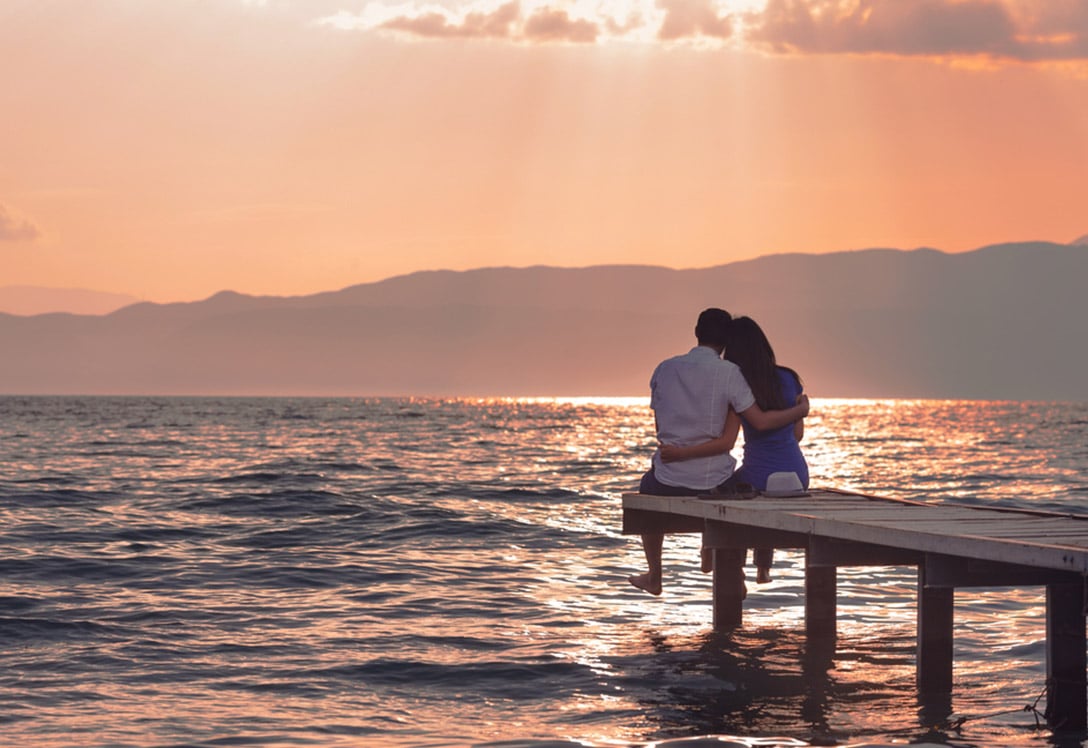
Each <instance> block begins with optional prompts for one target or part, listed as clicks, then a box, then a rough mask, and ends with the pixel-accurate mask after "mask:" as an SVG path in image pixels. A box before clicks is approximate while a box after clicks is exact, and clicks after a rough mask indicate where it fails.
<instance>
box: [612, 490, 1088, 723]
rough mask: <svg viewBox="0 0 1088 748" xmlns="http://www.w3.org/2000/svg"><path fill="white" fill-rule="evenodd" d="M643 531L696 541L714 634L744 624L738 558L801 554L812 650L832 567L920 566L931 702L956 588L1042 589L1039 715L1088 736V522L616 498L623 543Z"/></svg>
mask: <svg viewBox="0 0 1088 748" xmlns="http://www.w3.org/2000/svg"><path fill="white" fill-rule="evenodd" d="M643 531H650V532H665V533H694V532H698V533H702V536H703V544H704V545H705V546H707V547H709V548H712V549H713V552H714V582H713V611H714V613H713V622H714V626H715V627H716V628H724V627H730V626H737V625H739V624H740V623H741V616H742V607H743V602H742V601H743V597H744V595H743V591H742V590H743V588H742V587H741V585H740V583H739V579H740V576H739V572H738V566H739V565H740V564H741V563H743V558H744V556H743V554H742V553H741V551H742V550H743V549H747V548H754V547H760V546H762V547H774V548H795V549H803V550H804V551H805V629H806V634H807V636H808V637H809V639H810V640H812V639H821V640H824V641H827V640H831V641H833V640H834V636H835V627H836V620H835V619H836V569H837V568H838V567H840V566H917V567H918V653H917V678H918V686H919V689H920V690H921V691H922V692H928V693H949V692H951V689H952V643H953V598H954V591H955V589H956V588H957V587H1021V586H1032V585H1045V586H1046V608H1047V622H1046V637H1047V656H1046V665H1047V709H1046V716H1047V719H1048V722H1049V723H1050V725H1051V726H1052V727H1054V728H1055V729H1065V730H1084V729H1085V727H1086V725H1088V657H1086V649H1088V646H1086V645H1088V642H1086V638H1085V602H1086V593H1085V590H1086V585H1088V518H1083V517H1076V516H1073V515H1062V514H1054V513H1048V512H1035V511H1026V510H1025V511H1020V510H1012V509H1004V508H998V509H995V508H980V507H969V506H962V505H954V504H929V503H920V502H911V501H902V500H892V499H882V498H878V497H873V496H864V495H861V494H854V493H847V492H843V491H833V490H813V491H811V493H810V495H809V496H806V497H795V498H768V497H757V498H755V499H719V498H715V497H709V496H707V497H691V496H685V497H666V496H647V495H643V494H624V496H623V532H624V533H628V534H638V533H641V532H643Z"/></svg>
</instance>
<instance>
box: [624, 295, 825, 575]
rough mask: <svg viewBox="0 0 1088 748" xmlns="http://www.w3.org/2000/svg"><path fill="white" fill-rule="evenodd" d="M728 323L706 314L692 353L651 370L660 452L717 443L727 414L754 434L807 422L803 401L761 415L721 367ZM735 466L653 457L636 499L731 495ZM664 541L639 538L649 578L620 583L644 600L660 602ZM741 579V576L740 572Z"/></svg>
mask: <svg viewBox="0 0 1088 748" xmlns="http://www.w3.org/2000/svg"><path fill="white" fill-rule="evenodd" d="M730 322H732V317H730V315H729V312H727V311H725V310H723V309H706V310H704V311H703V312H702V313H701V314H700V315H699V319H698V322H697V323H696V325H695V339H696V341H697V342H698V345H696V346H695V347H694V348H692V349H691V350H690V351H688V352H687V353H686V354H684V355H682V356H674V357H672V358H669V359H666V360H665V361H662V362H661V363H660V364H658V366H657V368H656V369H655V370H654V374H653V377H651V378H650V407H651V408H653V411H654V423H655V424H656V427H657V439H658V442H660V443H661V444H677V445H680V446H686V445H690V444H699V443H702V442H705V441H709V440H711V439H716V438H718V437H719V436H721V434H722V430H723V429H724V428H725V419H726V416H727V415H728V413H729V409H730V408H732V409H733V410H734V411H736V412H737V413H740V414H741V415H743V416H744V418H745V419H746V420H747V421H748V422H749V423H751V424H752V425H753V426H755V427H756V428H757V429H760V430H767V429H777V428H781V427H782V426H785V425H787V424H790V423H793V422H794V421H796V420H798V419H800V418H804V417H805V416H806V415H808V397H807V396H804V395H802V396H801V399H800V400H799V401H798V404H797V405H795V406H793V407H791V408H787V409H785V410H773V411H763V410H762V409H760V407H759V406H758V405H756V400H755V397H754V396H753V395H752V390H751V389H750V388H749V387H748V383H747V382H745V381H744V376H743V375H742V374H741V372H740V369H739V368H738V367H737V366H736V364H733V363H732V362H730V361H723V360H722V358H721V356H722V351H723V350H724V349H725V340H726V335H727V334H728V332H729V324H730ZM736 464H737V463H736V460H734V459H733V457H732V455H730V454H729V453H728V452H725V453H723V454H717V455H711V456H709V457H696V458H692V459H690V460H681V461H676V462H664V461H663V460H662V459H661V452H660V450H657V451H655V452H654V456H653V463H652V465H651V467H650V469H649V471H647V473H646V474H645V475H644V476H642V481H641V483H640V485H639V493H644V494H650V495H653V496H695V495H698V494H709V493H721V492H725V491H728V490H730V489H731V488H732V487H733V484H734V482H735V477H734V475H733V470H734V468H735V467H736ZM664 539H665V535H664V533H643V535H642V549H643V551H644V552H645V554H646V563H647V566H648V571H647V572H646V573H645V574H639V575H637V576H633V577H629V578H628V580H627V581H629V582H630V583H631V584H633V585H634V586H635V587H638V588H639V589H640V590H644V591H646V592H649V593H650V594H651V595H660V594H661V550H662V545H663V543H664ZM741 573H743V572H741Z"/></svg>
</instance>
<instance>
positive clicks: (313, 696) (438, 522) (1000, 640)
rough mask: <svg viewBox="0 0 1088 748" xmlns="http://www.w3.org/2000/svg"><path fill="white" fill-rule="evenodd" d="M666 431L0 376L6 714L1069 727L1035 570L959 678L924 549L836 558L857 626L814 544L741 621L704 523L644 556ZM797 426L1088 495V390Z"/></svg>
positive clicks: (709, 735)
mask: <svg viewBox="0 0 1088 748" xmlns="http://www.w3.org/2000/svg"><path fill="white" fill-rule="evenodd" d="M653 444H654V436H653V433H652V417H651V415H650V412H649V410H648V408H647V405H646V403H645V401H605V402H593V401H577V400H566V401H553V400H513V401H504V400H480V401H477V400H471V401H468V400H455V401H444V400H397V399H381V400H366V399H357V400H353V399H286V398H285V399H258V398H254V399H245V398H234V399H215V398H18V397H7V398H0V466H2V467H0V580H2V581H0V584H2V585H3V586H2V588H0V641H2V642H3V647H2V652H0V704H3V707H4V708H3V709H2V710H0V743H2V744H4V745H30V746H71V745H79V746H174V745H207V746H215V745H266V746H276V745H285V746H286V745H292V746H295V745H321V746H339V745H468V744H479V743H486V742H489V741H514V742H513V743H508V744H516V745H521V744H527V745H535V746H550V745H575V744H578V741H581V742H583V743H589V744H593V745H600V746H605V745H608V746H612V745H649V744H656V745H667V744H671V743H672V742H674V741H676V742H682V743H683V745H686V746H690V745H695V744H698V745H704V744H705V745H710V744H713V745H726V744H733V743H735V744H744V745H754V744H756V743H758V742H759V741H760V739H766V743H767V744H772V745H800V744H822V745H829V744H850V743H853V744H858V743H885V744H887V743H902V742H910V741H915V742H918V741H928V742H931V743H948V744H954V745H963V746H967V745H1036V744H1041V743H1043V744H1045V743H1047V742H1048V741H1050V740H1052V737H1051V736H1050V734H1049V732H1048V731H1047V730H1046V729H1045V728H1037V727H1036V723H1035V718H1034V715H1033V714H1032V713H1031V712H1030V711H1028V712H1025V711H1024V710H1023V707H1024V706H1026V705H1029V704H1031V703H1033V702H1034V701H1035V699H1036V698H1037V697H1038V696H1039V695H1040V693H1041V692H1042V689H1043V681H1044V679H1045V666H1044V663H1043V656H1044V650H1045V632H1044V621H1045V605H1044V600H1043V593H1042V590H1041V589H1040V588H1029V589H1025V590H1010V589H1000V590H992V589H990V590H986V589H984V590H958V591H957V593H956V630H955V635H956V641H955V646H956V664H955V690H954V693H953V696H952V702H951V704H941V703H936V704H934V703H921V702H919V699H918V696H917V693H916V691H915V687H914V636H915V583H916V582H915V571H914V570H913V569H910V568H850V569H847V568H844V569H841V570H840V572H839V596H840V597H839V641H838V646H837V649H836V651H835V652H834V653H829V652H814V651H809V650H808V648H807V646H806V642H805V638H804V635H803V623H802V614H803V604H804V603H803V594H802V591H803V573H802V567H801V561H802V559H801V558H800V556H799V554H795V553H790V552H786V551H779V552H778V554H776V568H775V580H774V581H773V582H772V583H771V584H769V585H760V586H758V587H754V586H752V585H750V594H749V598H748V600H747V601H746V603H745V623H744V626H743V627H742V628H741V629H739V630H738V631H735V632H732V633H730V634H724V633H715V632H713V631H712V630H711V628H710V619H711V612H710V579H709V577H707V576H705V575H703V574H701V573H700V572H699V570H698V553H697V550H698V544H699V539H698V537H697V536H672V537H670V538H669V539H668V540H667V541H666V557H665V562H666V580H665V581H666V586H667V589H666V594H665V595H664V596H663V597H662V598H659V599H658V598H650V597H648V596H645V595H642V594H640V593H638V592H637V591H635V590H634V589H633V588H631V587H629V586H628V585H627V584H626V582H625V581H624V580H625V578H626V576H627V575H629V574H631V573H632V572H633V571H634V570H636V569H638V568H640V567H641V566H642V565H643V560H642V554H641V548H640V546H639V544H638V541H637V539H635V538H629V537H625V536H622V535H621V534H620V532H619V528H620V509H619V496H620V494H621V493H623V492H625V491H630V490H634V487H635V486H636V485H637V480H638V477H639V475H640V474H641V473H642V471H643V470H644V469H645V467H646V465H647V463H648V459H649V455H650V452H651V451H652V448H653ZM804 446H805V450H806V453H807V455H808V457H809V461H810V464H811V466H812V479H813V484H814V485H818V486H833V487H841V488H848V489H855V490H860V491H864V492H869V493H876V494H882V495H887V496H894V497H903V498H912V499H930V500H933V499H936V500H955V501H957V502H961V503H979V504H994V503H998V504H1002V505H1008V506H1019V507H1033V508H1046V509H1060V510H1062V511H1072V512H1081V511H1084V505H1085V499H1086V498H1088V477H1086V476H1088V471H1086V467H1088V405H1083V404H1080V405H1072V404H1064V405H1063V404H1055V403H990V402H978V403H974V402H972V403H969V402H932V401H828V400H824V401H816V402H815V403H814V409H813V414H812V416H811V417H810V418H809V420H808V421H807V429H806V441H805V445H804ZM1040 706H1041V705H1040ZM949 708H951V709H952V710H953V711H954V712H955V714H956V715H957V716H959V717H964V718H965V721H964V722H963V723H962V726H961V727H959V729H958V730H957V729H952V728H951V726H950V725H949V724H947V720H946V719H945V717H946V716H947V711H948V709H949ZM726 736H732V737H726ZM696 737H702V740H701V741H694V740H688V741H684V740H683V739H685V738H690V739H694V738H696Z"/></svg>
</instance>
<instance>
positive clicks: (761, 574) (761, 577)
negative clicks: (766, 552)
mask: <svg viewBox="0 0 1088 748" xmlns="http://www.w3.org/2000/svg"><path fill="white" fill-rule="evenodd" d="M769 581H771V569H770V567H767V566H760V567H757V568H756V583H757V584H767V582H769Z"/></svg>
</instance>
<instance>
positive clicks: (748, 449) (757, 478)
mask: <svg viewBox="0 0 1088 748" xmlns="http://www.w3.org/2000/svg"><path fill="white" fill-rule="evenodd" d="M778 379H779V381H780V382H781V383H782V396H783V397H784V398H785V401H786V402H787V403H790V404H792V403H794V402H796V401H797V396H798V395H800V394H801V392H802V391H803V390H802V388H801V382H800V381H799V380H798V379H797V376H796V375H795V374H794V373H793V372H792V371H790V370H789V369H786V368H784V367H782V366H779V367H778ZM741 425H742V426H743V427H744V462H743V464H742V465H741V467H740V469H739V470H737V478H738V479H739V480H742V481H744V482H745V483H750V484H752V486H754V487H755V488H758V489H759V490H761V491H762V490H763V489H765V488H766V487H767V477H768V476H769V475H770V474H771V473H778V472H783V471H785V472H794V473H797V476H798V477H799V478H800V479H801V485H803V486H804V487H805V488H806V489H807V488H808V463H807V462H805V456H804V455H803V454H801V445H800V444H798V443H797V439H795V438H794V436H793V424H792V423H791V424H789V425H787V426H783V427H782V428H780V429H774V430H773V431H759V430H757V429H755V428H754V427H752V426H751V425H750V424H749V423H748V422H747V421H745V420H744V418H743V417H742V418H741Z"/></svg>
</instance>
